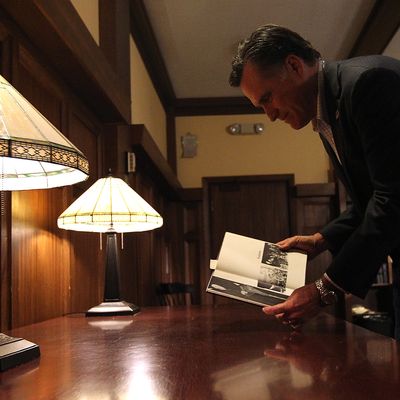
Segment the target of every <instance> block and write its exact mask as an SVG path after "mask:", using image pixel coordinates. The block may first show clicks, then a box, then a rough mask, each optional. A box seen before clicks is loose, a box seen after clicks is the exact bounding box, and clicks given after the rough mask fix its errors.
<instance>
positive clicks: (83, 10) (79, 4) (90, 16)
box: [71, 0, 100, 44]
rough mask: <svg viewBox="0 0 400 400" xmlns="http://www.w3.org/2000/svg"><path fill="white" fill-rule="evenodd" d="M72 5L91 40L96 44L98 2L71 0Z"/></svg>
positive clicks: (97, 40)
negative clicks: (90, 35)
mask: <svg viewBox="0 0 400 400" xmlns="http://www.w3.org/2000/svg"><path fill="white" fill-rule="evenodd" d="M71 3H72V5H73V6H74V7H75V9H76V11H78V14H79V16H80V17H81V19H82V21H83V22H84V23H85V25H86V27H87V28H88V30H89V32H90V33H91V34H92V36H93V39H94V40H95V41H96V43H97V44H99V43H100V40H99V37H100V35H99V1H98V0H71Z"/></svg>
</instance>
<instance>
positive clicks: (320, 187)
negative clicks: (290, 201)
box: [294, 182, 336, 197]
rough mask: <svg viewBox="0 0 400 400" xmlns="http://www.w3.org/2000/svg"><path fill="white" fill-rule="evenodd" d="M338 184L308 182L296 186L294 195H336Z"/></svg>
mask: <svg viewBox="0 0 400 400" xmlns="http://www.w3.org/2000/svg"><path fill="white" fill-rule="evenodd" d="M335 195H336V184H335V183H334V182H328V183H307V184H300V185H296V186H295V187H294V197H316V196H323V197H325V196H335Z"/></svg>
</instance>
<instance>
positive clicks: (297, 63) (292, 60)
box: [285, 54, 303, 76]
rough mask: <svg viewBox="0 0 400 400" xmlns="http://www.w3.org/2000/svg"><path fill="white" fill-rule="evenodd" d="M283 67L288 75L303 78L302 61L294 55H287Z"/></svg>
mask: <svg viewBox="0 0 400 400" xmlns="http://www.w3.org/2000/svg"><path fill="white" fill-rule="evenodd" d="M285 66H286V68H287V70H288V71H289V72H290V73H294V74H296V75H297V76H303V60H302V59H301V58H300V57H297V56H296V55H294V54H289V55H288V56H287V57H286V60H285Z"/></svg>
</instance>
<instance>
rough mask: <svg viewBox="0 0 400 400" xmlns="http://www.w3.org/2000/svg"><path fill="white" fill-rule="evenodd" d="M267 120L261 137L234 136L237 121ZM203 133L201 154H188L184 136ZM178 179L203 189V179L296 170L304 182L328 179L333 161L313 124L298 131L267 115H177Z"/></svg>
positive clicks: (299, 180)
mask: <svg viewBox="0 0 400 400" xmlns="http://www.w3.org/2000/svg"><path fill="white" fill-rule="evenodd" d="M235 122H239V123H240V122H241V123H254V122H262V123H264V125H265V131H264V133H263V134H261V135H246V136H233V135H230V134H228V133H227V132H226V127H227V126H228V125H230V124H232V123H235ZM187 132H190V133H191V134H193V135H196V136H197V137H198V142H199V143H198V150H197V156H196V157H194V158H182V157H181V155H182V147H181V137H182V136H184V135H185V134H186V133H187ZM176 142H177V168H178V179H179V181H180V182H181V184H182V186H183V187H186V188H194V187H201V178H202V177H210V176H229V175H268V174H287V173H294V174H295V182H296V184H298V183H323V182H327V181H328V169H329V162H328V157H327V156H326V154H325V151H324V149H323V146H322V143H321V141H320V139H319V137H318V135H317V134H316V133H315V132H313V130H312V129H311V126H310V125H308V126H306V127H305V128H303V129H302V130H300V131H294V130H293V129H291V128H290V127H289V126H288V125H286V124H285V123H283V122H274V123H271V122H269V121H267V118H266V116H265V115H262V114H257V115H240V116H238V115H227V116H207V117H179V118H177V119H176Z"/></svg>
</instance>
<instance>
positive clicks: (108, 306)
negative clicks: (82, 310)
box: [86, 301, 140, 317]
mask: <svg viewBox="0 0 400 400" xmlns="http://www.w3.org/2000/svg"><path fill="white" fill-rule="evenodd" d="M139 311H140V308H139V307H138V306H136V305H135V304H131V303H127V302H126V301H103V302H102V303H100V304H99V305H97V306H95V307H92V308H91V309H89V310H88V311H86V316H87V317H107V316H113V315H132V314H136V313H137V312H139Z"/></svg>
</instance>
